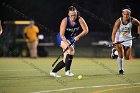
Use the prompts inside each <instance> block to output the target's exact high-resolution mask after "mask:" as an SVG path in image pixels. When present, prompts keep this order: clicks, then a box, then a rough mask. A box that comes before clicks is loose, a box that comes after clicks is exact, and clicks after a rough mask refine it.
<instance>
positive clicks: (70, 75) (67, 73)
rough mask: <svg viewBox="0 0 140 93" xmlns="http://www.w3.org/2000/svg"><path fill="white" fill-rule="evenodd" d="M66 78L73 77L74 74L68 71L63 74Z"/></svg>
mask: <svg viewBox="0 0 140 93" xmlns="http://www.w3.org/2000/svg"><path fill="white" fill-rule="evenodd" d="M65 75H66V76H69V77H72V76H74V74H73V73H72V72H70V70H68V71H67V72H65Z"/></svg>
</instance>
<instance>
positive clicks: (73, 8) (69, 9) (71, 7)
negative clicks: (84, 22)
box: [68, 6, 77, 11]
mask: <svg viewBox="0 0 140 93" xmlns="http://www.w3.org/2000/svg"><path fill="white" fill-rule="evenodd" d="M68 11H77V9H76V7H74V6H70V7H69V8H68Z"/></svg>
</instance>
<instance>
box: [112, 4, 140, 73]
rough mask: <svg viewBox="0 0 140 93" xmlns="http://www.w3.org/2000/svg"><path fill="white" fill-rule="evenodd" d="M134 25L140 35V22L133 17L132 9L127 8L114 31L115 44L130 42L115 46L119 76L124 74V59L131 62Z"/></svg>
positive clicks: (117, 21) (115, 25) (113, 39)
mask: <svg viewBox="0 0 140 93" xmlns="http://www.w3.org/2000/svg"><path fill="white" fill-rule="evenodd" d="M132 24H134V25H136V26H137V27H138V34H140V22H139V21H138V20H137V19H136V18H132V17H131V9H130V8H129V7H128V6H126V7H125V8H123V9H122V17H120V18H119V19H117V20H116V22H115V24H114V27H113V31H112V42H113V43H116V42H121V41H126V40H128V41H126V42H123V43H121V44H116V45H115V46H114V47H115V48H116V50H117V52H118V58H117V61H118V65H119V74H121V75H122V74H123V73H124V68H123V63H124V59H126V60H129V57H130V54H131V47H132V40H130V39H132V35H131V29H132Z"/></svg>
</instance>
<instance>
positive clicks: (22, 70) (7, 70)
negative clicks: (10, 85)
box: [0, 69, 36, 72]
mask: <svg viewBox="0 0 140 93" xmlns="http://www.w3.org/2000/svg"><path fill="white" fill-rule="evenodd" d="M7 71H36V70H34V69H33V70H22V69H21V70H13V69H12V70H0V72H7Z"/></svg>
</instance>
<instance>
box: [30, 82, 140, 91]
mask: <svg viewBox="0 0 140 93" xmlns="http://www.w3.org/2000/svg"><path fill="white" fill-rule="evenodd" d="M129 85H140V83H128V84H114V85H99V86H88V87H72V88H63V89H58V90H46V91H38V92H31V93H50V92H59V91H67V90H74V89H85V88H101V87H112V86H129Z"/></svg>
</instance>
